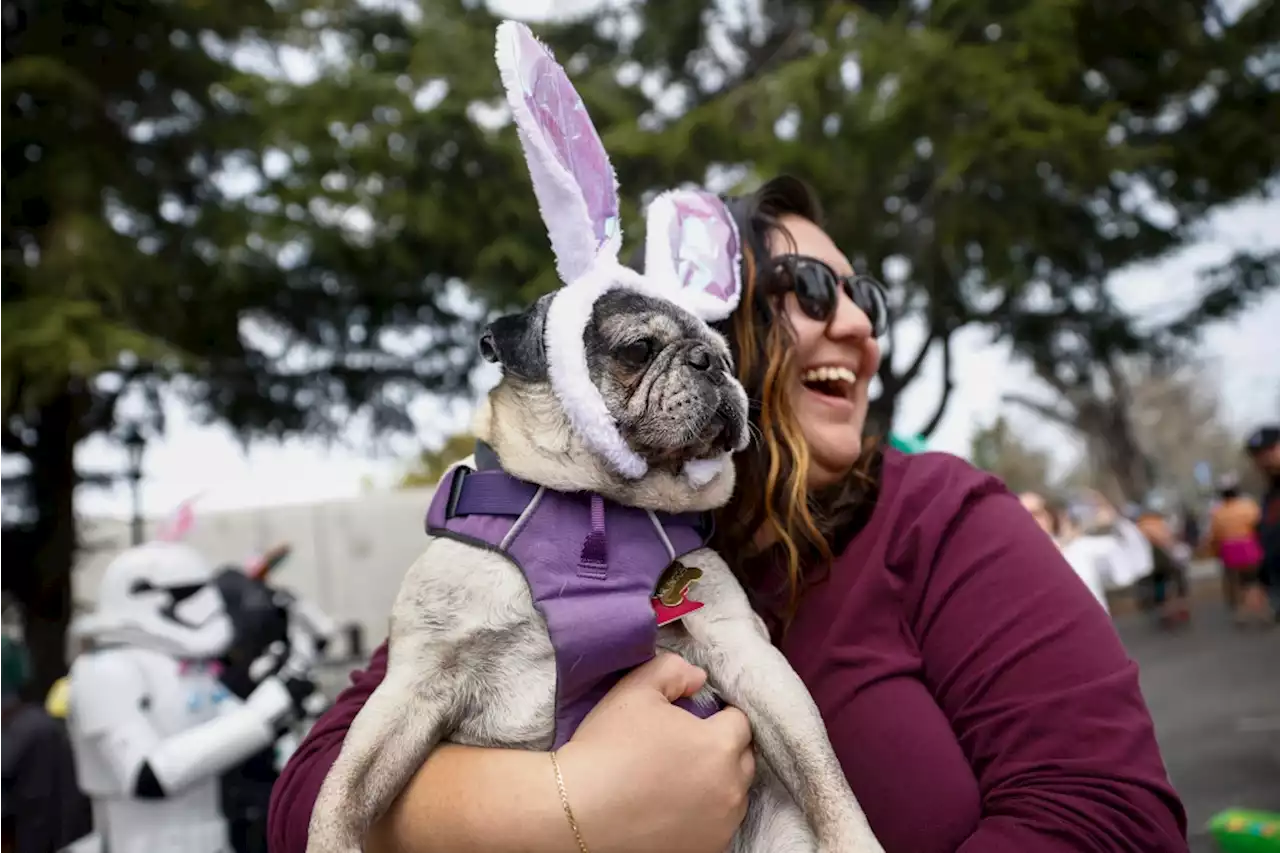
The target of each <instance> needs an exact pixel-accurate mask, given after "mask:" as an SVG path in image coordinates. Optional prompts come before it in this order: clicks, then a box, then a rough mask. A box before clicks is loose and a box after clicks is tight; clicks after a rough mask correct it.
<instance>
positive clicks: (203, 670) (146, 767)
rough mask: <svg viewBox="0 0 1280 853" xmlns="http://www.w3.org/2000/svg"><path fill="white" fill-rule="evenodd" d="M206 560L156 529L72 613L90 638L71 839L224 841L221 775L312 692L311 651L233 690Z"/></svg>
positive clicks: (154, 852) (226, 633) (160, 847)
mask: <svg viewBox="0 0 1280 853" xmlns="http://www.w3.org/2000/svg"><path fill="white" fill-rule="evenodd" d="M215 575H216V573H215V570H214V568H213V567H212V566H211V565H210V564H209V563H208V562H207V561H206V560H205V559H204V557H203V556H201V555H200V554H199V553H198V552H197V551H196V550H194V549H193V548H191V547H190V546H187V545H184V544H181V543H179V542H167V541H157V542H149V543H146V544H144V545H140V546H137V547H135V548H131V549H130V550H128V551H125V552H124V553H122V554H120V555H119V556H118V557H116V558H115V560H113V561H112V562H111V563H110V564H109V565H108V566H107V568H106V571H105V572H104V574H103V578H102V583H101V586H100V588H99V594H98V606H97V609H96V611H95V612H93V613H92V614H89V615H87V616H85V617H82V618H81V619H80V620H78V622H77V624H76V625H75V628H74V631H75V634H76V636H77V638H78V639H80V640H82V641H86V642H87V643H88V644H89V645H90V646H91V650H90V651H87V652H85V653H83V654H81V655H80V656H79V657H77V658H76V660H75V662H74V664H73V665H72V667H71V674H70V676H69V681H70V701H69V710H68V715H67V724H68V730H69V733H70V735H71V740H72V744H73V746H74V748H75V754H76V775H77V777H78V779H79V783H80V787H81V788H82V789H83V791H84V792H85V794H86V795H88V797H89V798H90V799H91V801H92V803H93V818H94V833H93V835H91V836H87V837H86V838H85V839H82V840H81V841H78V842H76V843H75V844H74V845H72V847H71V848H68V849H70V850H74V851H76V853H80V851H85V853H89V851H99V852H100V853H101V852H102V851H105V853H226V851H228V850H230V844H229V841H228V832H227V824H226V821H225V819H224V817H223V815H222V811H221V807H220V790H219V788H220V785H219V779H220V777H221V775H222V774H223V773H224V772H226V771H227V770H228V769H230V768H232V767H235V766H237V765H238V764H239V763H241V762H243V761H244V760H246V759H247V758H249V757H250V756H252V755H254V754H255V753H258V752H260V751H261V750H263V749H264V748H267V747H269V746H270V745H271V744H272V743H273V742H274V741H275V739H276V738H277V736H278V735H279V734H280V732H281V731H282V730H283V729H284V728H285V727H287V726H288V725H289V724H290V722H291V721H292V720H294V719H296V718H297V717H298V716H301V715H302V714H304V708H303V706H304V703H306V702H307V700H308V699H309V698H311V697H313V694H315V688H314V685H312V683H311V682H310V681H309V680H307V679H306V678H305V673H306V671H307V669H308V668H309V666H310V663H311V662H310V661H300V660H290V661H286V662H285V664H284V665H283V666H280V665H279V663H278V662H274V661H268V662H266V664H265V665H266V666H267V667H268V668H269V669H271V670H272V671H273V672H274V674H272V675H269V676H266V677H264V678H262V680H261V681H260V683H259V684H258V685H257V687H255V688H254V689H253V691H252V693H250V694H249V696H248V697H247V698H246V699H244V700H241V699H240V698H238V697H237V696H236V695H235V694H234V693H232V692H231V691H230V690H229V689H228V688H227V687H226V686H225V685H224V684H223V683H222V681H221V679H220V677H219V676H220V671H221V668H220V666H219V665H218V664H217V663H216V661H217V659H218V658H219V657H220V656H221V655H223V654H224V652H225V651H226V649H227V648H228V647H229V646H230V644H231V642H232V640H233V628H232V622H231V619H230V617H229V615H228V613H227V611H226V608H225V605H224V602H223V600H222V597H221V595H220V594H219V592H218V588H217V584H216V583H215Z"/></svg>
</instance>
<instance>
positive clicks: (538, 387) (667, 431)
mask: <svg viewBox="0 0 1280 853" xmlns="http://www.w3.org/2000/svg"><path fill="white" fill-rule="evenodd" d="M550 299H551V297H543V298H542V299H540V300H538V301H537V302H536V303H534V305H533V306H532V307H531V308H530V309H529V310H528V311H525V312H524V313H522V314H517V315H512V316H508V317H502V318H500V319H498V320H496V321H494V322H493V323H492V324H491V325H490V326H489V328H488V330H487V331H486V333H485V335H484V337H483V339H482V340H481V345H480V348H481V353H482V355H483V356H484V357H485V358H486V359H487V360H488V361H491V362H498V363H500V364H501V365H502V367H503V377H504V378H503V383H504V384H508V383H511V384H515V385H517V386H519V387H520V388H521V390H522V391H523V392H524V395H525V396H526V397H527V396H528V395H529V394H530V393H532V394H534V395H536V396H537V397H538V398H539V399H541V398H542V396H543V395H544V394H545V396H546V397H547V398H549V399H550V400H551V401H554V400H555V398H554V395H553V394H552V391H551V384H550V379H549V376H548V373H547V357H546V348H545V345H544V337H543V332H544V327H545V320H546V313H547V307H548V305H549V304H550ZM583 343H584V345H585V350H586V356H587V365H588V372H589V375H590V377H591V381H592V383H593V384H594V385H595V386H596V388H597V389H598V390H599V391H600V395H601V397H602V398H603V399H604V402H605V405H606V407H607V408H608V410H609V413H610V414H611V415H612V416H613V418H614V421H615V422H616V423H617V424H618V428H619V431H620V432H621V433H622V435H623V437H624V438H625V439H626V441H627V443H628V444H629V445H630V447H631V449H632V450H634V451H635V452H636V453H637V454H639V455H640V456H641V457H642V458H643V459H644V460H645V461H646V462H648V463H649V466H650V468H651V470H654V471H661V472H666V473H669V474H677V473H679V471H680V470H681V468H682V467H683V466H684V464H685V462H687V461H689V460H693V459H712V458H716V457H719V456H723V455H726V454H730V453H732V452H734V451H737V450H741V449H743V448H745V447H746V445H747V442H748V432H747V430H748V427H747V395H746V393H745V392H744V391H743V389H742V386H741V385H740V384H739V383H738V380H737V379H736V378H735V377H734V374H733V366H732V363H731V360H730V355H729V347H728V344H727V343H726V342H725V340H724V338H723V337H722V336H721V335H720V334H718V333H717V332H715V331H714V330H712V329H711V328H710V327H709V326H707V325H706V324H705V323H703V322H701V321H700V320H698V319H697V318H696V317H694V316H693V315H691V314H689V313H688V312H687V311H685V310H683V309H681V308H679V307H677V306H676V305H674V304H673V303H671V302H668V301H666V300H664V299H655V298H652V297H649V296H645V295H642V294H639V293H636V292H634V291H630V290H621V289H619V290H610V291H608V292H606V293H605V294H604V295H603V296H601V297H600V298H599V299H598V300H597V301H596V303H595V306H594V308H593V311H592V314H591V320H590V322H589V323H588V325H587V329H586V331H585V333H584V336H583ZM555 405H556V406H557V407H558V403H556V404H555ZM499 455H501V449H500V448H499Z"/></svg>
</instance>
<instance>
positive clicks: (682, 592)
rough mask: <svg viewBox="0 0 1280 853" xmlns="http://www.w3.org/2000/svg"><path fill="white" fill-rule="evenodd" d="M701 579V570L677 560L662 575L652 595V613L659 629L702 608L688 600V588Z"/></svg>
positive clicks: (695, 602)
mask: <svg viewBox="0 0 1280 853" xmlns="http://www.w3.org/2000/svg"><path fill="white" fill-rule="evenodd" d="M701 578H702V569H695V568H691V567H689V566H686V565H685V564H684V563H681V562H680V561H679V560H677V561H676V562H674V563H672V564H671V565H670V566H669V567H668V568H667V570H666V571H665V572H663V573H662V577H661V578H660V579H659V580H658V588H657V590H655V591H654V594H653V612H654V613H655V614H656V615H657V617H658V627H659V628H661V627H662V626H663V625H670V624H671V623H672V622H675V621H677V620H679V619H681V618H683V617H685V616H688V615H689V614H690V613H692V612H693V611H695V610H698V609H699V608H701V607H702V602H701V601H691V600H689V588H690V587H691V586H693V585H694V584H695V583H697V582H698V581H699V580H700V579H701Z"/></svg>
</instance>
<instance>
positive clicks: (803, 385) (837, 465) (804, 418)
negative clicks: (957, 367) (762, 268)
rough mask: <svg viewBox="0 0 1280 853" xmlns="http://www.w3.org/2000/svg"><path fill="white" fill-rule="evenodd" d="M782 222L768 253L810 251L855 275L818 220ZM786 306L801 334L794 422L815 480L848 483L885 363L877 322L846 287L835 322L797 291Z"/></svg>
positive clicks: (797, 335) (844, 272) (817, 485)
mask: <svg viewBox="0 0 1280 853" xmlns="http://www.w3.org/2000/svg"><path fill="white" fill-rule="evenodd" d="M779 223H780V224H781V225H782V226H783V227H784V228H785V229H786V231H787V234H782V233H775V234H774V235H773V237H772V238H771V240H770V243H769V251H770V252H772V253H773V255H774V256H778V255H785V254H796V255H804V256H807V257H810V258H814V259H816V260H819V261H822V262H823V263H825V264H827V266H829V267H831V269H832V270H834V271H835V272H836V273H837V274H839V275H851V274H852V273H853V266H852V264H850V263H849V259H848V258H846V257H845V256H844V253H843V252H841V251H840V250H839V249H838V248H836V245H835V243H833V242H832V241H831V238H830V237H828V236H827V233H826V232H825V231H823V230H822V229H821V228H819V227H818V226H817V225H815V224H814V223H812V222H810V221H809V220H807V219H804V218H801V217H799V216H791V215H788V216H783V217H780V219H779ZM788 234H789V235H790V238H791V239H790V241H788V239H787V235H788ZM784 310H785V312H786V315H787V318H788V319H789V320H790V321H791V327H792V329H793V330H794V332H795V370H794V372H793V374H792V376H791V377H790V379H789V381H790V382H791V384H792V387H791V399H792V400H793V401H794V405H795V414H796V420H797V421H799V423H800V429H801V431H802V432H803V433H804V438H805V441H806V442H807V443H808V446H809V454H810V459H811V463H810V467H809V485H810V488H823V487H824V486H829V485H832V484H834V483H836V482H839V481H840V480H842V479H843V478H844V477H845V476H846V475H847V474H848V473H849V470H850V469H851V468H853V465H854V463H855V462H857V461H858V454H859V453H860V452H861V449H862V428H863V425H864V424H865V423H866V419H867V405H868V386H869V385H870V384H871V377H873V376H875V374H876V369H877V368H878V367H879V366H880V345H879V343H877V341H876V339H875V338H874V337H872V334H871V319H870V318H869V317H868V316H867V315H866V314H865V313H864V312H863V311H862V309H860V308H858V307H857V306H856V305H854V304H853V300H852V299H850V298H849V295H848V293H845V292H843V290H842V291H841V293H840V296H839V302H838V304H837V307H836V311H835V315H834V316H833V317H832V318H831V321H830V322H829V323H824V322H822V321H820V320H814V319H811V318H810V317H809V316H808V315H806V314H805V313H804V312H803V311H801V310H800V307H799V305H798V303H797V302H796V297H795V296H794V295H793V294H787V295H786V297H785V305H784ZM820 368H844V369H845V370H848V371H850V372H851V373H852V374H853V377H854V381H853V382H852V383H849V382H847V381H834V382H833V381H830V378H831V377H832V376H834V375H835V374H833V373H832V372H831V371H829V370H828V371H826V372H825V377H826V378H827V380H828V381H819V377H822V376H823V375H824V373H823V371H821V370H820ZM841 375H842V376H845V377H847V376H848V374H841ZM820 389H821V390H820Z"/></svg>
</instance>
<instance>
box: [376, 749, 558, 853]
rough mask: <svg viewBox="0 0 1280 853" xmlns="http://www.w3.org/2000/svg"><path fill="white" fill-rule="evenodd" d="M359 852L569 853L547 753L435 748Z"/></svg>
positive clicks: (556, 790)
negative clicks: (494, 852) (493, 852)
mask: <svg viewBox="0 0 1280 853" xmlns="http://www.w3.org/2000/svg"><path fill="white" fill-rule="evenodd" d="M365 850H366V851H367V853H437V851H448V853H489V851H502V853H573V851H576V850H577V844H576V843H575V841H574V837H573V833H572V831H571V830H570V828H569V824H568V821H567V820H566V819H565V814H564V810H563V809H562V807H561V805H560V798H559V793H558V789H557V788H556V782H555V774H554V771H553V769H552V766H551V762H550V760H549V759H548V758H547V754H546V753H544V752H524V751H519V750H509V749H478V748H475V747H464V746H455V745H452V744H443V745H441V746H440V747H438V748H437V749H436V750H435V751H434V752H432V754H431V757H430V758H428V759H427V763H426V764H425V765H423V767H422V769H421V770H419V771H418V773H417V774H416V775H415V776H414V777H413V779H412V780H411V781H410V782H409V784H408V785H407V786H406V787H405V789H404V791H403V792H402V793H401V794H400V796H399V798H398V799H397V800H396V801H395V803H393V804H392V806H391V808H390V809H389V810H388V811H387V813H386V814H385V815H384V816H383V817H382V818H381V819H380V820H379V821H378V822H377V823H376V824H374V826H373V829H372V830H371V831H370V832H369V836H368V838H367V839H366V840H365Z"/></svg>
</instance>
